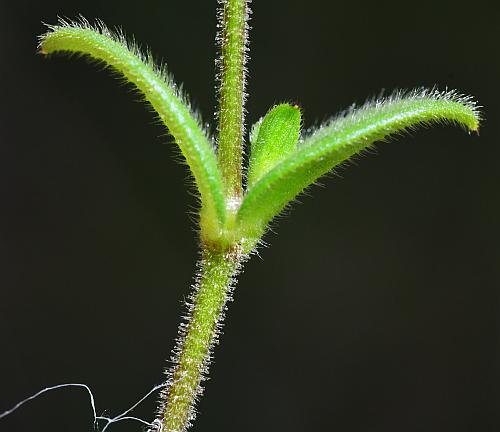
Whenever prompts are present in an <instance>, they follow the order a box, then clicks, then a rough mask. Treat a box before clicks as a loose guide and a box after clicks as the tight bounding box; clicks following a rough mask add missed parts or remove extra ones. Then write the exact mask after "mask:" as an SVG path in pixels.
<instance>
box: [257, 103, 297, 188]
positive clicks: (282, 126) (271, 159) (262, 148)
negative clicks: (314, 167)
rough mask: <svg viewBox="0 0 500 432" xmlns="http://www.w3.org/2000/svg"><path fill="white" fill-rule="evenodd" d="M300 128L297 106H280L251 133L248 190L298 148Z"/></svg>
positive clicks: (269, 113)
mask: <svg viewBox="0 0 500 432" xmlns="http://www.w3.org/2000/svg"><path fill="white" fill-rule="evenodd" d="M300 125H301V115H300V109H299V107H298V106H292V105H289V104H281V105H277V106H275V107H274V108H273V109H271V110H270V111H269V112H268V113H267V114H266V116H265V117H264V118H263V119H261V120H260V121H259V122H258V123H257V125H256V126H255V127H254V129H253V131H252V136H251V137H250V148H251V150H250V162H249V166H248V189H251V188H252V187H253V186H254V185H255V184H256V183H257V181H259V180H260V178H261V177H262V176H263V175H264V174H266V173H267V172H268V171H269V170H271V169H272V168H274V167H275V166H276V165H277V164H278V163H279V162H281V161H282V160H284V159H285V158H286V157H287V156H290V155H291V154H292V153H293V152H294V151H295V150H296V148H297V142H298V141H299V134H300Z"/></svg>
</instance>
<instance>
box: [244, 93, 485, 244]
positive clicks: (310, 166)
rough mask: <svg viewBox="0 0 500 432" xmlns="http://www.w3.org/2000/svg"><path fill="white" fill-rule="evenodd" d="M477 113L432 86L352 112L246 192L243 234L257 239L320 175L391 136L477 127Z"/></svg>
mask: <svg viewBox="0 0 500 432" xmlns="http://www.w3.org/2000/svg"><path fill="white" fill-rule="evenodd" d="M479 121H480V114H479V111H478V107H477V106H476V104H475V103H474V102H473V101H472V100H471V98H470V97H463V96H460V95H458V94H457V93H455V92H444V93H440V92H438V91H435V90H423V91H422V90H421V91H414V92H411V93H409V94H401V93H399V94H396V95H394V96H392V97H390V98H387V99H383V100H378V101H375V102H370V103H367V104H365V105H364V106H363V107H361V108H359V109H354V110H351V111H349V112H347V113H345V114H344V115H342V116H340V117H338V118H337V119H335V120H333V121H331V122H330V123H329V124H327V125H325V126H323V127H321V128H320V129H319V130H318V131H316V132H315V133H314V134H312V135H311V136H310V137H308V138H307V139H306V140H305V141H304V142H302V143H301V144H300V145H299V147H298V149H297V151H296V152H294V153H293V154H292V155H291V156H289V157H288V158H286V159H285V160H284V161H282V162H281V163H279V164H278V165H276V166H275V167H274V168H273V169H272V170H271V171H269V172H268V173H267V174H266V175H265V176H264V177H262V178H261V179H260V180H259V181H258V182H257V184H255V185H254V187H253V188H252V189H251V190H250V191H249V192H248V194H247V195H246V196H245V198H244V200H243V203H242V205H241V207H240V209H239V212H238V215H237V221H238V223H239V226H240V227H241V229H242V231H243V233H244V235H246V236H248V237H251V238H258V237H260V235H262V233H263V231H264V230H265V229H266V226H267V224H268V223H269V222H270V221H271V219H272V218H273V217H275V216H276V215H277V214H278V213H280V212H281V211H282V210H283V208H285V206H286V205H287V204H288V203H289V202H290V201H291V200H293V199H294V198H295V197H296V196H297V195H298V194H300V193H301V192H302V191H303V190H304V189H306V188H307V187H308V186H310V185H311V184H312V183H314V182H315V181H316V180H317V179H318V178H319V177H320V176H322V175H324V174H326V173H328V172H329V171H330V170H332V168H334V167H335V166H337V165H338V164H340V163H342V162H343V161H345V160H347V159H349V158H350V157H351V156H353V155H355V154H357V153H359V152H361V151H362V150H363V149H366V148H367V147H369V146H371V145H372V144H373V143H374V142H375V141H380V140H384V139H386V138H388V137H390V136H391V135H393V134H396V133H400V132H404V131H406V130H409V129H412V128H413V127H415V126H417V125H428V124H431V123H445V122H446V123H453V124H457V125H460V126H462V127H464V128H466V129H468V130H469V131H477V129H478V127H479Z"/></svg>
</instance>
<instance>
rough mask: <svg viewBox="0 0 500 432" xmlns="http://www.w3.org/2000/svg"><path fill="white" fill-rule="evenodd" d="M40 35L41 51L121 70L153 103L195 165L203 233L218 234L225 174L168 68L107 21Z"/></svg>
mask: <svg viewBox="0 0 500 432" xmlns="http://www.w3.org/2000/svg"><path fill="white" fill-rule="evenodd" d="M48 27H49V32H48V33H46V34H44V35H42V36H41V37H40V52H41V53H43V54H52V53H56V52H63V53H79V54H83V55H86V56H89V57H91V58H92V59H95V60H98V61H100V62H103V63H105V64H106V65H107V66H109V67H111V68H112V69H113V70H115V71H116V72H118V73H119V74H121V75H122V76H123V77H124V78H125V79H126V81H128V82H130V83H132V84H133V85H135V86H136V88H137V90H139V92H140V93H142V95H143V96H144V98H145V99H146V100H147V101H148V102H149V103H150V104H151V105H152V107H153V108H154V110H155V111H156V112H157V113H158V116H159V117H160V119H161V120H162V122H163V123H164V124H165V126H166V127H167V128H168V130H169V132H170V134H172V136H173V137H174V138H175V142H176V143H177V145H178V146H179V147H180V149H181V152H182V155H183V156H184V158H185V159H186V162H187V164H188V165H189V167H190V168H191V172H192V174H193V176H194V179H195V182H196V186H197V188H198V190H199V192H200V195H201V204H202V209H201V221H200V223H201V225H202V235H203V234H204V235H207V236H209V237H211V236H217V235H218V234H217V233H218V232H219V231H220V229H221V227H222V226H223V224H224V221H225V215H226V210H225V202H224V194H223V185H222V177H221V175H220V172H219V169H218V166H217V158H216V155H215V151H214V148H213V145H212V143H211V142H210V140H209V138H208V137H207V135H206V134H205V132H204V131H203V129H202V128H201V126H200V123H199V121H198V120H197V119H196V117H195V115H194V114H193V113H192V112H191V110H190V107H189V104H188V103H187V102H186V101H185V100H184V99H183V98H182V96H181V95H180V94H179V92H178V90H177V88H178V87H177V86H176V85H175V84H174V83H173V82H172V80H171V78H170V77H169V76H168V74H167V73H166V72H165V70H164V69H163V68H158V67H156V66H155V65H154V63H153V61H152V59H151V56H150V55H147V56H145V55H142V54H141V53H140V52H139V50H138V48H137V47H136V46H135V45H133V44H129V43H127V41H126V39H125V37H124V36H123V35H122V34H112V33H111V32H110V31H109V30H108V29H107V28H106V27H105V26H104V25H103V24H102V23H98V26H97V27H96V28H94V27H92V26H90V25H89V23H88V22H87V21H85V20H84V19H82V20H81V22H77V23H75V22H66V21H61V22H60V23H59V25H55V26H48Z"/></svg>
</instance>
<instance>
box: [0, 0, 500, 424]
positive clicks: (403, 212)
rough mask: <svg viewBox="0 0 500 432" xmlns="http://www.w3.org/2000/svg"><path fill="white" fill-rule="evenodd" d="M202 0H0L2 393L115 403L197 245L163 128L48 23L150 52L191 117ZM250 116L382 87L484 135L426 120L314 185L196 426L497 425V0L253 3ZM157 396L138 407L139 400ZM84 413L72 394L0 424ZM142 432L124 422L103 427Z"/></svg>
mask: <svg viewBox="0 0 500 432" xmlns="http://www.w3.org/2000/svg"><path fill="white" fill-rule="evenodd" d="M215 7H216V1H215V0H213V1H204V0H197V1H193V2H188V1H175V0H169V1H143V2H139V1H137V2H127V1H116V0H108V1H105V2H97V1H89V0H86V1H83V0H81V1H80V0H78V1H76V0H75V1H51V0H48V1H44V2H34V3H32V4H28V3H26V2H21V1H18V2H12V1H9V2H7V1H5V0H2V2H1V3H0V32H1V33H0V40H1V41H2V49H1V57H0V77H1V85H0V95H1V99H0V101H1V103H0V200H1V211H0V257H1V260H0V263H1V264H0V268H1V271H0V274H1V285H2V288H1V289H2V291H1V292H2V297H1V300H0V314H1V315H0V320H1V321H0V322H1V360H0V366H1V368H0V389H1V391H0V411H1V410H3V409H7V408H8V407H10V406H11V405H13V404H14V403H15V402H17V401H18V400H20V399H22V398H23V397H25V396H27V395H29V394H31V393H33V392H35V391H36V390H38V389H40V388H42V387H45V386H49V385H53V384H58V383H61V382H85V383H87V384H89V385H90V386H91V387H92V389H93V391H94V393H95V396H96V403H97V408H98V411H99V412H102V411H103V410H105V409H106V410H107V413H111V414H114V413H118V412H119V411H120V410H122V409H124V408H126V407H128V406H129V405H131V404H132V403H133V402H134V401H136V400H137V399H138V398H139V397H140V396H141V395H142V394H144V393H146V392H147V391H148V390H149V389H150V388H151V387H152V386H153V385H154V384H157V383H159V382H161V380H162V369H163V368H164V367H165V366H166V365H167V363H166V362H165V359H166V358H168V357H169V352H170V349H171V348H172V346H173V340H174V338H175V336H176V329H177V324H178V320H179V316H180V315H181V313H183V312H184V309H183V305H182V300H183V299H184V298H185V297H186V295H187V293H188V287H189V285H190V283H191V281H192V274H193V271H194V268H195V266H194V264H195V261H196V259H197V242H196V239H195V233H194V224H193V223H192V218H191V219H190V217H189V215H188V212H189V211H190V210H192V209H193V208H194V206H195V204H196V200H195V199H194V198H193V197H192V196H191V195H190V194H189V193H187V192H186V187H185V186H186V184H187V181H186V178H187V171H186V168H185V167H184V166H181V165H179V164H177V163H175V159H176V158H177V152H176V150H175V147H174V146H173V145H172V144H171V139H170V138H168V137H165V135H164V133H165V131H164V130H163V128H162V127H161V126H159V125H158V124H157V122H156V121H155V120H154V116H153V115H152V114H151V112H149V111H148V110H147V109H145V108H144V106H143V105H142V104H140V103H136V101H137V99H138V97H137V95H135V94H134V93H133V92H131V91H130V89H129V88H127V87H126V86H123V85H121V84H119V83H118V82H117V81H116V80H114V79H113V78H111V77H110V76H109V74H108V73H106V72H102V71H97V70H96V68H95V67H94V66H92V65H89V64H88V62H85V61H82V60H78V61H76V60H68V59H66V58H54V59H51V60H46V59H44V58H43V57H42V56H39V55H35V51H36V49H35V48H36V42H35V37H36V35H37V34H40V33H41V32H43V31H44V28H43V26H42V24H41V21H46V22H49V23H54V22H55V21H56V19H57V15H64V16H68V17H75V16H76V15H77V14H79V13H81V14H83V15H84V16H85V17H87V18H89V19H94V18H97V17H99V18H102V19H103V20H104V21H105V22H106V23H107V24H108V25H109V26H116V25H120V26H122V27H123V28H124V29H125V30H126V32H127V34H129V35H131V34H133V35H134V36H135V37H136V39H137V40H138V41H141V43H143V44H145V45H147V46H149V47H150V48H151V49H152V51H153V52H154V53H155V54H156V55H157V56H158V57H159V58H162V59H165V61H166V62H167V64H168V66H169V70H170V71H171V72H172V73H173V75H174V77H175V78H176V80H177V81H178V82H182V83H183V84H184V85H185V88H186V90H187V91H188V93H189V94H190V95H191V96H192V97H193V100H194V102H195V105H196V106H197V107H198V108H199V110H200V111H201V112H202V113H203V117H204V119H205V121H210V122H212V113H213V111H214V106H215V92H214V84H213V75H214V56H215V52H216V51H215V48H214V44H213V41H214V38H215V24H216V21H215ZM253 10H254V15H253V19H252V23H251V24H252V27H253V30H252V32H251V49H252V51H251V61H250V63H249V69H250V82H249V86H248V90H249V93H250V97H249V103H248V111H249V114H248V121H249V123H253V122H255V121H256V120H257V119H258V118H259V117H260V116H261V115H263V114H264V113H265V112H266V111H267V109H268V107H270V106H271V105H272V104H273V103H275V102H281V101H299V102H300V103H301V105H302V106H303V108H304V113H305V125H306V127H307V126H311V125H314V124H317V122H320V121H323V120H325V119H327V118H328V117H329V116H330V115H332V114H334V113H335V112H337V111H339V110H341V109H345V108H346V107H348V106H349V105H350V104H351V103H352V102H358V103H359V102H363V101H364V100H365V99H366V98H367V97H370V96H374V95H377V94H378V93H379V92H380V90H381V89H383V88H384V89H386V91H387V92H390V91H392V90H393V89H396V88H414V87H418V86H427V87H429V86H433V85H438V86H439V87H440V88H442V89H444V88H445V87H446V86H448V87H449V88H457V89H459V90H461V91H463V92H465V93H468V94H472V95H474V97H476V98H477V100H479V102H480V104H481V105H483V106H484V113H485V117H486V121H485V122H484V124H483V127H482V129H481V131H480V136H476V135H470V136H469V135H468V134H466V133H464V132H463V131H462V130H460V129H456V128H444V127H437V128H432V129H428V130H419V131H418V132H416V133H413V134H412V135H411V136H404V137H402V138H398V139H397V140H395V141H392V142H391V143H389V144H379V145H378V146H377V154H376V155H369V156H367V157H362V158H358V159H357V161H356V163H355V164H351V166H349V167H348V168H347V169H342V170H341V171H340V172H339V174H340V175H339V176H332V177H331V178H329V179H325V180H324V181H323V183H324V184H325V185H326V186H327V187H326V188H324V189H322V188H318V187H315V188H313V189H312V190H311V194H312V195H313V198H310V197H303V199H302V200H301V201H302V203H303V204H302V205H295V206H294V208H293V210H292V212H291V213H292V214H291V216H290V217H286V218H282V219H281V220H280V221H279V223H278V224H277V225H276V231H277V232H278V234H270V235H268V236H267V237H266V239H267V241H268V242H269V243H270V244H272V248H270V249H262V250H261V251H260V255H261V258H262V259H259V258H258V257H254V258H253V259H252V260H251V261H250V262H249V263H248V264H247V266H246V269H245V273H244V274H243V275H242V277H241V280H240V283H239V285H238V288H237V290H236V293H235V302H234V303H232V304H231V305H230V310H229V313H228V317H227V320H226V327H225V331H224V333H225V334H224V335H223V337H222V345H221V347H218V348H217V350H216V361H215V363H214V364H213V366H212V371H211V374H210V378H211V380H210V381H209V382H208V383H207V386H206V394H205V397H204V398H203V399H202V401H201V403H200V404H199V405H198V408H199V411H200V413H201V414H200V415H199V417H198V419H197V422H196V425H195V426H194V428H193V430H194V431H241V432H244V431H287V432H294V431H312V430H332V431H343V432H350V431H360V432H374V431H384V432H391V431H394V432H396V431H398V432H399V431H406V432H412V431H426V432H430V431H453V432H461V431H471V432H472V431H482V432H490V431H498V430H499V427H500V419H499V415H498V408H499V407H498V370H499V369H498V364H499V356H498V353H499V351H498V346H499V325H498V323H499V321H498V310H499V306H500V304H499V299H498V288H499V285H500V274H499V273H500V272H499V260H500V254H499V251H498V250H499V248H498V245H499V243H500V228H499V221H500V199H499V188H500V169H499V160H500V143H499V139H498V136H500V121H499V119H500V117H499V115H500V102H499V96H500V92H499V88H500V87H499V81H500V67H499V65H500V60H499V57H500V55H499V50H498V14H497V12H496V11H495V10H493V9H492V8H491V7H489V6H488V2H481V1H476V2H472V3H470V2H468V3H465V2H464V3H460V2H453V3H452V2H426V1H424V2H418V5H417V4H415V3H404V2H396V1H394V2H367V3H366V4H363V3H359V2H342V3H334V2H326V1H322V0H308V1H307V2H302V1H301V2H298V1H296V2H293V1H290V0H273V1H272V2H270V1H263V0H256V1H254V3H253ZM154 402H155V401H154V398H152V400H151V401H150V402H149V404H146V405H145V406H144V407H142V409H139V410H138V411H137V415H139V416H143V417H145V418H148V419H149V418H151V417H152V413H153V411H154V406H155V403H154ZM31 430H33V431H35V430H37V431H43V432H49V431H50V432H58V431H69V430H71V431H72V432H79V431H89V430H91V416H90V407H89V406H88V402H87V397H86V396H85V394H83V392H80V391H79V390H62V391H59V392H58V393H52V394H49V395H46V396H44V397H43V398H40V399H38V400H37V401H35V402H32V403H31V404H30V405H26V406H25V407H24V408H23V409H22V410H20V411H18V412H16V413H15V414H14V415H12V416H11V417H9V418H6V419H4V420H0V431H9V432H16V431H31ZM113 430H115V431H125V432H126V431H138V430H141V427H140V426H139V425H137V424H125V423H123V424H117V425H115V426H113V428H111V429H110V431H113Z"/></svg>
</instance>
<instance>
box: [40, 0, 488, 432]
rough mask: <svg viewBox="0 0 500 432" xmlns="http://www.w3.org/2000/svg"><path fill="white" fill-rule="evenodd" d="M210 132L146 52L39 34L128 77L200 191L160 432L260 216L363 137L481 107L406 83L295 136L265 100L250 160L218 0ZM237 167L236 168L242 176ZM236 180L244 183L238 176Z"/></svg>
mask: <svg viewBox="0 0 500 432" xmlns="http://www.w3.org/2000/svg"><path fill="white" fill-rule="evenodd" d="M220 3H221V7H220V20H221V28H222V30H221V32H220V34H219V43H220V49H221V57H220V59H219V69H220V74H219V78H218V79H219V114H218V135H217V137H216V138H212V137H210V136H209V135H208V133H207V132H206V131H204V129H203V128H202V126H201V124H202V122H201V121H200V120H199V119H198V118H197V116H196V114H195V113H193V112H192V110H191V108H190V106H189V103H188V101H187V99H186V98H185V97H183V95H181V94H180V93H179V91H178V90H177V89H178V87H177V86H176V85H175V84H174V82H173V80H172V79H171V78H170V76H169V75H168V74H167V72H166V71H165V69H164V67H157V66H155V64H154V62H153V61H152V58H151V56H150V55H149V54H148V55H143V54H141V53H140V51H139V49H138V48H137V47H136V46H135V45H133V44H130V43H128V42H127V40H126V38H125V37H124V36H123V34H122V33H121V32H118V33H111V32H110V31H109V30H108V29H107V28H106V27H105V26H104V25H103V24H102V23H100V22H99V23H98V24H97V25H96V26H94V27H93V26H91V25H90V24H89V23H88V22H87V21H85V20H83V19H81V20H80V21H79V22H67V21H60V23H59V24H58V25H55V26H49V31H48V32H47V33H46V34H44V35H43V36H41V39H40V52H42V53H44V54H52V53H57V52H67V53H79V54H83V55H87V56H89V57H91V58H92V59H95V60H97V61H100V62H102V63H104V64H105V65H107V66H109V67H111V68H112V69H113V70H114V71H115V72H117V73H119V74H120V75H121V76H123V78H124V79H125V80H127V81H128V82H130V83H131V84H133V85H134V86H135V87H136V89H137V90H138V91H139V92H140V93H141V94H142V95H143V96H144V98H145V100H146V101H147V102H148V103H150V104H151V106H152V107H153V108H154V110H155V111H156V113H157V114H158V116H159V118H160V119H161V121H162V122H163V123H164V124H165V126H166V127H167V129H168V131H169V133H170V134H171V135H172V136H173V137H174V138H175V142H176V143H177V145H178V146H179V148H180V150H181V152H182V155H183V156H184V158H185V160H186V163H187V165H188V166H189V168H190V170H191V173H192V175H193V178H194V183H195V185H196V188H197V191H198V193H199V198H200V211H199V220H198V222H199V240H200V248H201V255H202V258H201V260H200V263H199V274H198V276H197V280H196V284H195V285H196V288H195V290H194V292H193V294H192V297H191V304H190V306H189V310H188V318H187V321H186V322H185V323H182V324H181V326H180V338H179V340H178V342H177V346H176V348H175V350H174V354H175V360H176V361H175V363H174V366H173V367H172V369H171V370H170V371H168V373H169V379H168V385H167V387H166V390H165V391H164V393H163V398H162V399H163V406H162V407H161V408H160V413H161V414H160V418H159V422H158V424H161V430H162V431H169V432H171V431H184V430H185V429H186V428H187V427H188V426H189V425H190V423H191V421H192V420H193V418H194V404H195V401H196V398H197V396H199V395H200V390H201V387H200V383H201V380H202V377H203V375H205V374H206V373H207V371H208V367H209V363H210V357H211V350H212V347H213V345H214V342H215V341H216V339H217V335H218V331H219V329H220V326H221V325H222V320H223V315H224V309H225V305H226V302H227V300H228V299H229V298H230V296H231V291H232V288H233V286H234V284H235V282H236V277H237V274H238V271H239V269H240V268H241V266H242V264H243V263H244V261H245V260H246V259H247V258H248V257H249V255H250V254H251V253H252V251H254V250H255V249H256V247H258V245H259V242H260V241H261V239H262V236H263V235H264V234H265V232H266V230H267V229H268V227H269V224H270V223H271V222H272V220H273V219H274V218H275V216H277V215H278V214H279V213H280V212H281V211H282V210H283V209H284V208H285V207H286V206H287V205H289V203H290V202H291V201H292V200H293V199H294V198H295V197H296V196H297V195H299V194H300V193H301V192H303V191H304V189H306V188H307V187H309V186H310V185H311V184H313V183H314V182H315V181H316V180H317V179H318V178H319V177H321V176H322V175H324V174H326V173H328V172H330V171H331V170H332V169H333V168H335V167H336V166H337V165H339V164H341V163H342V162H343V161H345V160H347V159H349V158H350V157H352V156H353V155H355V154H358V153H359V152H361V151H363V150H364V149H366V148H368V147H370V146H371V145H372V144H373V143H374V142H376V141H380V140H383V139H386V138H388V137H390V136H391V135H393V134H396V133H399V132H402V131H405V130H407V129H410V128H413V127H415V126H417V125H421V124H430V123H436V122H450V123H455V124H458V125H461V126H463V127H464V128H466V129H468V130H469V131H476V130H477V129H478V125H479V121H480V115H479V112H478V109H477V107H476V104H475V103H474V102H473V101H472V100H471V98H469V97H464V96H461V95H459V94H458V93H456V92H438V91H437V90H415V91H411V92H406V93H405V92H399V93H395V94H394V95H393V96H391V97H388V98H385V99H382V100H375V101H372V102H368V103H366V104H365V105H364V106H362V107H359V108H356V109H351V110H349V111H347V112H345V113H343V114H341V115H339V116H338V117H336V118H335V119H333V120H332V121H330V122H328V123H327V124H325V125H323V126H321V127H320V128H318V129H317V130H315V131H314V132H311V133H308V134H304V135H301V124H302V118H301V111H300V109H299V107H297V106H296V105H291V104H287V103H284V104H280V105H277V106H275V107H273V108H272V109H271V110H270V111H269V112H268V113H267V114H266V115H265V116H264V117H263V118H262V119H261V120H260V121H259V122H258V123H257V124H255V125H254V126H253V127H252V129H251V132H250V138H249V141H250V159H249V164H248V167H247V169H246V172H245V170H244V169H243V166H242V154H243V147H244V135H245V133H244V131H245V129H244V102H245V79H246V76H245V58H246V56H245V52H246V49H247V47H246V41H247V22H248V13H249V11H248V7H249V6H248V3H249V1H248V0H221V1H220ZM245 174H246V175H245ZM245 178H246V180H245V181H244V179H245Z"/></svg>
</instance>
